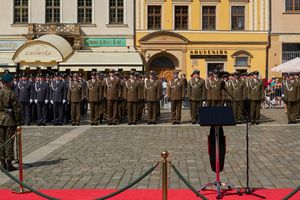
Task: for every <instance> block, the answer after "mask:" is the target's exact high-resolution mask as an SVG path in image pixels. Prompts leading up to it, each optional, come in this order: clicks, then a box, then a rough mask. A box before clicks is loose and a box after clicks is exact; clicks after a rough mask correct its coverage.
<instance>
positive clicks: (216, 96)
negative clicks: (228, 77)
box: [209, 71, 223, 107]
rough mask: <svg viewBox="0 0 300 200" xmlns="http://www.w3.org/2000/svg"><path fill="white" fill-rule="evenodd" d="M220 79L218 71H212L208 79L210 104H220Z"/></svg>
mask: <svg viewBox="0 0 300 200" xmlns="http://www.w3.org/2000/svg"><path fill="white" fill-rule="evenodd" d="M222 81H223V80H222V79H221V78H220V77H219V72H218V71H214V74H213V77H212V79H211V80H210V81H209V87H210V89H209V90H210V91H211V92H210V93H211V106H213V107H216V106H222V92H221V83H222Z"/></svg>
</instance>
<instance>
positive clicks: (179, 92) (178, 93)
mask: <svg viewBox="0 0 300 200" xmlns="http://www.w3.org/2000/svg"><path fill="white" fill-rule="evenodd" d="M178 73H179V72H178V71H176V70H175V71H174V72H173V79H172V80H171V81H169V84H168V87H167V96H168V99H170V100H171V112H172V124H180V120H181V109H182V101H184V100H185V87H184V82H183V81H182V80H181V79H179V77H178Z"/></svg>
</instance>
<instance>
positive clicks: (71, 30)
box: [28, 24, 80, 35]
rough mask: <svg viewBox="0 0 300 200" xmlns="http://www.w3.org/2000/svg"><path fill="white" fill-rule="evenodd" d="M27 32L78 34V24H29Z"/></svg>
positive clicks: (34, 33)
mask: <svg viewBox="0 0 300 200" xmlns="http://www.w3.org/2000/svg"><path fill="white" fill-rule="evenodd" d="M28 34H33V35H45V34H57V35H80V26H79V25H78V24H29V25H28Z"/></svg>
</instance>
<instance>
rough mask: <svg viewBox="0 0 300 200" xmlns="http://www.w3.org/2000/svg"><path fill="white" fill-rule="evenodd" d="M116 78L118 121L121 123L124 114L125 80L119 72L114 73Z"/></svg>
mask: <svg viewBox="0 0 300 200" xmlns="http://www.w3.org/2000/svg"><path fill="white" fill-rule="evenodd" d="M116 77H117V78H118V79H119V80H120V98H119V100H118V114H117V115H118V121H119V122H120V123H123V120H124V118H125V113H126V102H125V97H124V94H123V92H124V88H125V80H124V76H123V75H122V74H120V73H119V72H116Z"/></svg>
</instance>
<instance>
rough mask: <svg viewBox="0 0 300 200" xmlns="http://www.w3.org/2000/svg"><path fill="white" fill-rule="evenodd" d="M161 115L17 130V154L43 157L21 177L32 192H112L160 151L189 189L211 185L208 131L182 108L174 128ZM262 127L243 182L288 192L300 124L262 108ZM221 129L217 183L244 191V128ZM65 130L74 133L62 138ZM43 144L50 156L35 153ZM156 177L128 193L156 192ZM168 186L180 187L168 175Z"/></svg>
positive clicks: (299, 165)
mask: <svg viewBox="0 0 300 200" xmlns="http://www.w3.org/2000/svg"><path fill="white" fill-rule="evenodd" d="M169 116H170V114H169V113H168V112H166V111H164V112H163V113H162V117H161V119H162V122H161V123H160V124H159V125H157V126H149V125H145V124H141V125H138V126H128V125H118V126H106V125H103V126H98V127H87V128H85V129H82V127H84V126H81V127H80V128H75V127H70V126H66V127H51V126H47V127H25V128H24V135H25V140H24V147H25V150H24V153H25V156H30V155H31V154H32V152H33V151H39V150H41V153H44V154H45V157H43V158H42V159H41V160H39V162H35V163H31V165H25V180H26V182H27V183H29V184H30V185H32V186H33V187H35V188H37V189H60V188H120V187H122V186H125V185H126V184H128V183H129V182H130V181H132V180H134V179H135V178H136V177H138V176H140V175H141V174H142V173H143V172H145V171H146V170H148V169H149V168H150V167H151V166H153V165H154V164H155V163H156V161H158V160H160V153H161V151H163V150H168V151H169V152H170V157H169V160H171V161H172V163H173V164H174V165H175V166H176V167H177V168H178V169H179V170H180V171H181V172H182V174H183V175H184V176H185V177H186V178H187V179H188V180H189V181H190V182H191V184H192V185H193V186H194V187H196V188H198V187H199V186H200V185H202V184H205V183H207V182H211V181H214V177H215V176H214V173H213V172H212V171H211V167H210V164H209V157H208V153H207V134H208V131H209V129H208V128H207V127H200V126H198V125H191V124H189V122H188V121H189V117H188V111H184V116H183V124H181V125H175V126H172V125H170V124H169V121H168V120H167V119H168V118H169ZM262 122H263V123H262V124H261V125H259V126H252V127H251V128H250V132H249V135H250V185H251V186H252V187H265V188H294V187H296V186H297V185H299V184H300V182H299V180H300V129H299V128H300V124H299V123H298V124H297V125H287V124H286V116H285V114H284V110H283V109H278V110H263V112H262ZM224 130H225V134H226V138H227V153H226V161H225V167H224V171H223V172H222V173H221V179H222V181H224V182H230V183H232V184H234V185H236V186H237V187H245V184H246V154H245V152H246V149H245V146H246V145H245V125H243V124H240V125H238V126H235V127H225V128H224ZM71 131H77V132H78V133H77V134H78V135H76V136H74V138H70V136H69V135H70V132H71ZM68 133H69V135H68V137H66V138H69V139H68V140H66V142H65V143H62V144H61V145H60V146H57V148H56V146H55V144H56V143H57V142H60V143H61V142H63V141H57V140H61V139H60V138H61V136H64V135H67V134H68ZM51 145H52V149H53V151H50V152H42V151H46V150H45V149H47V148H45V147H47V146H51ZM53 145H54V146H53ZM42 146H43V147H44V148H41V147H42ZM14 174H15V175H16V174H17V172H14ZM1 175H3V174H2V173H0V176H1ZM160 176H161V172H160V168H158V169H157V170H155V171H154V172H153V173H152V174H151V175H150V176H148V177H146V178H145V179H144V180H143V181H141V182H140V183H139V184H137V185H136V186H135V188H154V189H155V188H159V187H160V184H161V178H160ZM16 187H17V185H16V184H14V183H13V182H12V181H8V182H1V181H0V188H16ZM170 187H171V188H186V187H185V186H184V185H183V183H182V182H181V181H180V180H179V178H178V177H177V176H176V174H175V173H174V172H173V171H171V173H170Z"/></svg>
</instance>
